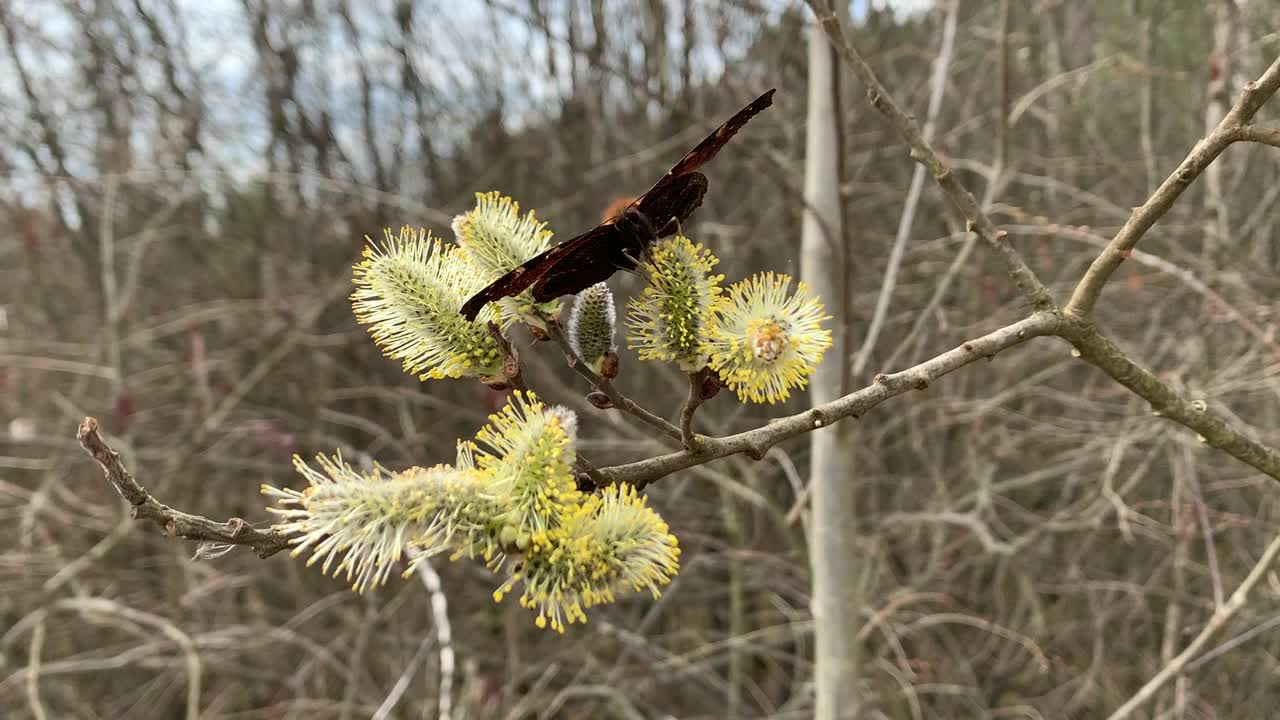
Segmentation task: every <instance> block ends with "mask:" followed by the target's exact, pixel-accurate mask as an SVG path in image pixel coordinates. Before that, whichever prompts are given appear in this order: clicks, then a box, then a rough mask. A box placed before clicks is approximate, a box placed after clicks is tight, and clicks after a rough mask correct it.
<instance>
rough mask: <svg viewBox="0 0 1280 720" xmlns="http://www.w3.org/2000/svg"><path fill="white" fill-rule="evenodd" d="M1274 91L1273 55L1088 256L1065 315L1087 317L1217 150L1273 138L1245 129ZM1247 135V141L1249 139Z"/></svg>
mask: <svg viewBox="0 0 1280 720" xmlns="http://www.w3.org/2000/svg"><path fill="white" fill-rule="evenodd" d="M1277 89H1280V58H1276V60H1275V62H1273V63H1271V67H1269V68H1267V71H1266V72H1264V73H1263V74H1262V77H1260V78H1258V79H1257V80H1255V81H1253V82H1251V83H1249V84H1248V85H1246V86H1245V88H1244V91H1243V92H1242V93H1240V99H1239V100H1237V101H1236V104H1235V106H1233V107H1232V108H1231V110H1230V111H1229V112H1228V113H1227V115H1226V117H1224V118H1222V122H1220V123H1218V126H1217V127H1215V128H1214V129H1213V132H1211V133H1209V135H1208V136H1206V137H1205V138H1204V139H1202V140H1200V142H1198V143H1196V145H1195V147H1194V148H1192V149H1191V153H1190V154H1188V155H1187V157H1186V158H1185V159H1183V161H1182V162H1181V163H1180V164H1179V165H1178V168H1177V169H1176V170H1174V171H1173V173H1172V174H1171V175H1169V177H1167V178H1165V181H1164V182H1163V183H1161V184H1160V187H1158V188H1156V191H1155V192H1154V193H1152V195H1151V197H1150V198H1148V199H1147V201H1146V202H1144V203H1143V204H1142V205H1140V206H1139V207H1137V208H1134V210H1133V213H1132V214H1131V215H1130V216H1129V219H1128V220H1127V221H1126V222H1125V224H1124V226H1123V227H1121V228H1120V231H1119V232H1117V233H1116V235H1115V237H1113V238H1112V239H1111V242H1110V243H1108V245H1107V247H1106V249H1105V250H1103V251H1102V253H1101V254H1099V255H1098V257H1097V258H1095V259H1094V261H1093V263H1092V264H1091V265H1090V266H1089V269H1088V270H1087V271H1085V274H1084V277H1083V278H1081V279H1080V283H1079V284H1078V285H1076V288H1075V290H1074V291H1073V292H1072V293H1071V300H1070V301H1069V302H1068V303H1067V306H1066V313H1067V315H1070V316H1075V317H1088V316H1089V315H1090V313H1092V312H1093V307H1094V305H1095V304H1097V302H1098V296H1099V295H1101V294H1102V287H1103V286H1104V285H1106V283H1107V280H1108V279H1110V278H1111V274H1112V273H1114V272H1115V271H1116V268H1118V267H1120V263H1122V262H1124V261H1125V258H1127V257H1128V256H1129V253H1130V251H1132V250H1133V248H1134V246H1135V245H1137V244H1138V241H1139V240H1141V239H1142V236H1143V235H1145V234H1146V233H1147V231H1148V230H1150V229H1151V226H1152V225H1155V224H1156V221H1157V220H1159V219H1160V218H1162V217H1164V215H1165V213H1167V212H1169V208H1171V207H1173V203H1174V201H1176V200H1177V199H1178V198H1179V197H1181V196H1182V193H1183V192H1184V191H1186V189H1187V188H1188V187H1190V186H1191V183H1192V182H1194V181H1195V179H1196V178H1198V177H1200V175H1201V173H1203V172H1204V171H1205V168H1207V167H1209V164H1210V163H1212V162H1213V161H1214V160H1216V159H1218V156H1219V155H1221V154H1222V151H1223V150H1226V149H1227V147H1228V146H1229V145H1231V143H1233V142H1236V141H1239V140H1242V139H1245V138H1244V137H1243V136H1244V135H1256V136H1257V137H1260V138H1261V137H1273V135H1272V134H1270V133H1266V132H1260V131H1258V132H1256V131H1250V130H1247V127H1248V123H1249V121H1250V120H1252V119H1253V116H1254V114H1255V113H1257V112H1258V109H1259V108H1261V107H1262V104H1263V103H1265V102H1266V101H1267V99H1269V98H1270V97H1271V96H1272V95H1274V94H1275V92H1276V90H1277ZM1249 139H1251V140H1253V137H1250V138H1249ZM1256 141H1259V142H1261V141H1262V140H1256Z"/></svg>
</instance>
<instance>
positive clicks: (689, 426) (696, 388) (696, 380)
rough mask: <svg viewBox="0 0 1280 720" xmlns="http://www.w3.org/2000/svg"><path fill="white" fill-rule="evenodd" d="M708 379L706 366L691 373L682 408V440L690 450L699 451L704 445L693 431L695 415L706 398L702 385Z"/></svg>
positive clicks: (686, 448)
mask: <svg viewBox="0 0 1280 720" xmlns="http://www.w3.org/2000/svg"><path fill="white" fill-rule="evenodd" d="M706 380H707V369H706V368H703V369H701V370H699V371H697V372H692V373H689V395H688V397H686V398H685V401H684V407H683V408H682V409H681V410H680V442H681V443H683V444H684V449H685V450H688V451H690V452H698V450H699V448H701V447H702V444H701V439H700V438H699V437H698V435H697V433H695V432H694V431H693V415H694V413H696V412H698V408H699V407H701V405H702V402H703V400H705V399H706V398H704V397H703V396H702V386H703V384H704V383H705V382H706Z"/></svg>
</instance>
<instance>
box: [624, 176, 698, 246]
mask: <svg viewBox="0 0 1280 720" xmlns="http://www.w3.org/2000/svg"><path fill="white" fill-rule="evenodd" d="M706 194H707V176H706V175H703V174H702V173H700V172H698V171H696V170H695V171H693V172H691V173H688V174H687V175H679V176H672V177H670V178H669V179H667V181H666V182H661V183H658V185H657V186H655V187H654V188H653V189H652V190H650V191H649V192H647V193H645V194H644V196H643V197H641V198H640V199H639V200H638V201H637V202H636V208H637V209H638V210H639V211H640V213H641V214H643V215H644V216H645V217H646V218H648V220H649V223H650V224H651V225H652V226H653V232H654V236H655V237H659V238H662V237H666V236H668V235H673V234H675V232H676V230H677V229H679V224H680V223H683V222H684V221H686V220H688V219H689V216H690V215H692V214H693V211H694V210H697V209H698V206H699V205H701V204H702V197H703V196H704V195H706Z"/></svg>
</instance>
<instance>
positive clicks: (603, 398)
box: [587, 390, 613, 410]
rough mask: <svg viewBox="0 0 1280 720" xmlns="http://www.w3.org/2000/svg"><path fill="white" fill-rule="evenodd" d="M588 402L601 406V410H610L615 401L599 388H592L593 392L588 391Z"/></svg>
mask: <svg viewBox="0 0 1280 720" xmlns="http://www.w3.org/2000/svg"><path fill="white" fill-rule="evenodd" d="M587 402H589V403H591V404H592V405H594V406H596V407H598V408H600V409H601V410H608V409H609V408H611V407H613V401H612V400H610V399H609V396H608V395H605V394H604V393H602V392H600V391H599V390H592V391H591V392H589V393H587Z"/></svg>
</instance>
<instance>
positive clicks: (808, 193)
mask: <svg viewBox="0 0 1280 720" xmlns="http://www.w3.org/2000/svg"><path fill="white" fill-rule="evenodd" d="M837 92H838V84H837V82H836V76H835V57H834V53H833V52H832V49H831V46H830V44H829V43H828V42H827V39H826V36H825V35H823V33H822V32H821V31H820V30H817V29H815V30H814V31H813V33H812V34H811V35H810V38H809V107H808V126H807V129H806V137H805V178H804V196H805V201H806V203H807V205H806V209H805V213H804V223H803V228H802V235H801V245H802V251H801V259H800V274H801V276H802V277H803V278H804V280H805V282H807V283H808V284H809V286H810V288H811V289H812V291H813V292H814V293H815V294H816V295H818V296H819V297H821V298H822V300H823V302H824V303H825V304H826V305H827V306H828V307H836V308H839V307H841V306H842V301H843V289H844V285H845V283H844V278H843V277H842V276H841V275H842V268H843V267H844V263H843V262H842V259H843V257H842V249H841V246H842V244H843V231H842V227H841V213H840V191H839V188H840V178H839V175H840V166H839V155H840V153H839V136H838V132H839V130H838V128H839V122H838V120H839V119H838V117H837V108H838V107H839V105H838V103H837ZM832 337H833V339H834V340H835V344H834V345H833V346H832V347H831V349H830V350H829V351H828V353H827V355H826V360H825V362H823V363H822V364H821V365H819V366H818V370H817V372H816V373H814V375H813V377H812V386H811V390H810V395H811V398H812V400H813V403H814V404H817V403H823V402H827V401H829V400H832V399H834V398H836V397H839V396H840V394H841V388H842V384H843V383H842V381H843V379H844V368H845V361H846V350H845V348H844V347H843V343H842V342H841V338H842V333H840V332H833V333H832ZM850 429H851V426H849V425H847V424H845V425H837V426H836V427H834V428H830V429H826V430H822V431H820V432H816V433H813V434H812V435H810V449H811V460H810V467H809V483H810V487H811V488H812V495H811V497H812V501H813V505H812V507H813V510H812V512H813V523H812V532H811V534H810V536H809V545H810V552H809V565H810V570H811V573H812V576H813V582H812V592H813V596H812V611H813V619H814V643H815V647H814V664H815V668H814V675H815V679H816V684H817V687H816V692H817V708H816V712H815V715H814V717H816V718H818V720H832V719H834V718H845V717H854V716H855V715H856V714H857V693H856V687H857V678H858V672H857V668H858V657H857V644H856V641H855V635H856V633H857V629H858V623H859V613H858V609H859V606H860V602H859V598H858V594H859V593H858V587H857V572H856V567H857V565H856V562H855V558H856V555H855V551H856V548H855V542H856V539H857V534H856V532H855V531H856V528H855V525H854V512H853V485H852V457H851V454H850V452H849V448H850V447H851V444H850V443H848V442H842V441H841V437H840V436H841V434H845V435H847V434H849V431H850Z"/></svg>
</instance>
